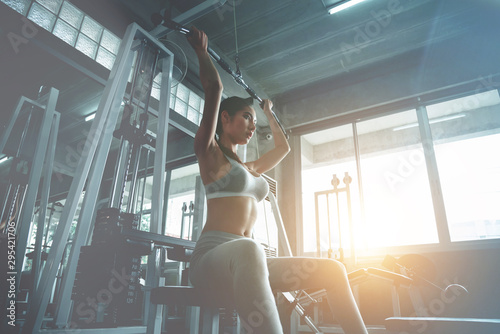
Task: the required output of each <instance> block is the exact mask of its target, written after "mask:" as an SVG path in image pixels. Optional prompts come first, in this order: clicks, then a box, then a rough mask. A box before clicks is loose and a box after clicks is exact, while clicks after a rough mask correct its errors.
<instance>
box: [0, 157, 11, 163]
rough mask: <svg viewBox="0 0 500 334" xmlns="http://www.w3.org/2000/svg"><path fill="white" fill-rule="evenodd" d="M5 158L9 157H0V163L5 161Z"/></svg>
mask: <svg viewBox="0 0 500 334" xmlns="http://www.w3.org/2000/svg"><path fill="white" fill-rule="evenodd" d="M7 160H9V157H3V158H2V159H0V164H1V163H2V162H5V161H7Z"/></svg>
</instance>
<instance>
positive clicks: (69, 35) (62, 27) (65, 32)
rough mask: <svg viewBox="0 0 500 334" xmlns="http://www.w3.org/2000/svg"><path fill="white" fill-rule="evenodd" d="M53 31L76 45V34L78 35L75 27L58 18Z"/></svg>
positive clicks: (72, 44)
mask: <svg viewBox="0 0 500 334" xmlns="http://www.w3.org/2000/svg"><path fill="white" fill-rule="evenodd" d="M53 33H54V35H56V36H57V37H59V38H60V39H62V40H63V41H65V42H66V43H68V44H69V45H71V46H74V45H75V41H76V36H77V35H78V31H77V30H76V29H75V28H73V27H71V26H70V25H69V24H67V23H66V22H64V21H63V20H61V19H59V20H57V22H56V25H55V27H54V31H53Z"/></svg>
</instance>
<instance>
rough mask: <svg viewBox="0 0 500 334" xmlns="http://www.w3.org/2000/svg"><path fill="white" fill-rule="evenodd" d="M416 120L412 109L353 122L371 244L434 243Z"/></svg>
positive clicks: (366, 230) (367, 237)
mask: <svg viewBox="0 0 500 334" xmlns="http://www.w3.org/2000/svg"><path fill="white" fill-rule="evenodd" d="M416 121H417V115H416V112H415V110H410V111H405V112H401V113H397V114H393V115H390V116H385V117H379V118H376V119H372V120H368V121H364V122H359V123H357V124H356V126H357V128H358V141H359V147H360V148H359V150H360V167H361V178H362V184H363V189H362V191H363V195H364V215H365V220H364V228H363V235H364V236H365V238H364V240H365V245H366V246H367V247H369V248H372V247H387V246H401V245H412V244H427V243H433V242H437V241H438V238H437V230H436V222H435V219H434V213H433V208H432V201H431V192H430V188H429V181H428V179H429V178H428V175H427V168H426V165H425V156H424V152H423V147H422V142H421V139H420V133H419V131H418V127H412V126H410V125H412V124H415V122H416Z"/></svg>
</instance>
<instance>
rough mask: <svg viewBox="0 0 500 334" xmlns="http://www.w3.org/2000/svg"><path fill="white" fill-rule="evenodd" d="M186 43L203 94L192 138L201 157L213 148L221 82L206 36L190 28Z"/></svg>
mask: <svg viewBox="0 0 500 334" xmlns="http://www.w3.org/2000/svg"><path fill="white" fill-rule="evenodd" d="M188 41H189V43H190V44H191V46H192V47H193V49H194V51H195V52H196V55H197V56H198V61H199V64H200V80H201V85H202V87H203V91H204V92H205V106H204V108H203V117H202V119H201V123H200V127H199V128H198V131H197V132H196V135H195V137H194V152H195V154H196V156H197V157H199V158H200V157H202V156H204V155H205V154H207V153H208V152H210V150H211V149H212V148H214V147H215V145H216V142H215V129H216V126H217V117H218V112H219V105H220V101H221V95H222V89H223V86H222V82H221V79H220V77H219V73H218V72H217V69H216V68H215V66H214V64H213V63H212V60H211V59H210V56H209V54H208V52H207V46H208V38H207V35H206V34H205V33H204V32H203V31H201V30H198V29H196V28H195V27H191V33H190V34H189V35H188Z"/></svg>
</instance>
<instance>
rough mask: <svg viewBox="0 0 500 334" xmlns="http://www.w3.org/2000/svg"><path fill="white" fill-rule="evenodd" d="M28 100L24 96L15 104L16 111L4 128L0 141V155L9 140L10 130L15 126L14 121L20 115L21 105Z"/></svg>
mask: <svg viewBox="0 0 500 334" xmlns="http://www.w3.org/2000/svg"><path fill="white" fill-rule="evenodd" d="M27 100H28V99H27V98H26V97H24V96H21V98H20V99H19V102H18V103H17V106H16V109H14V114H13V115H12V118H11V119H10V121H9V125H7V128H5V131H4V132H3V134H2V140H1V141H0V154H1V153H2V152H3V149H4V148H5V145H6V144H7V141H8V140H9V137H10V133H11V132H12V129H13V128H14V125H15V124H16V120H17V118H18V117H19V114H20V113H21V109H22V107H23V104H24V103H25V102H26V101H27Z"/></svg>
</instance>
